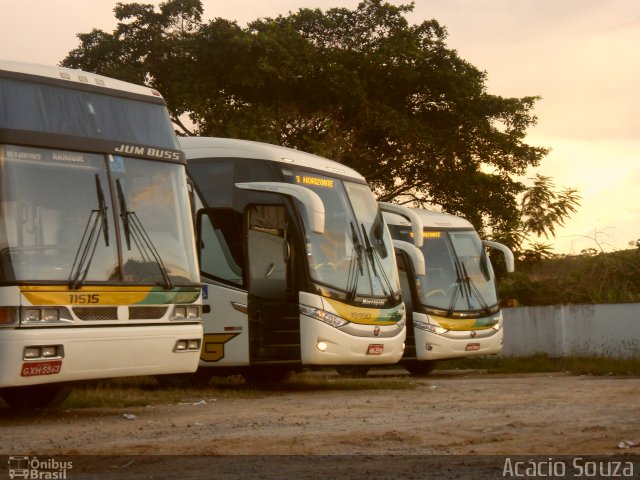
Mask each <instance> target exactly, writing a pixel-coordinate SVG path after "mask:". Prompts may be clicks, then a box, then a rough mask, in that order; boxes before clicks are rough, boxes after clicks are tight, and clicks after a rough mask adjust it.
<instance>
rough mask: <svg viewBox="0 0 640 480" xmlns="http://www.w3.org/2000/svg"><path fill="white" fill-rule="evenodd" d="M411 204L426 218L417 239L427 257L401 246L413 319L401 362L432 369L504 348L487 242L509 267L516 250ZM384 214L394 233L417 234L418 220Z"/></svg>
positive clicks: (415, 369)
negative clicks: (441, 362) (446, 362)
mask: <svg viewBox="0 0 640 480" xmlns="http://www.w3.org/2000/svg"><path fill="white" fill-rule="evenodd" d="M411 210H412V211H413V212H414V213H415V214H417V215H418V217H419V219H420V222H421V223H422V228H423V232H422V239H420V242H416V244H421V245H420V250H421V252H422V258H420V255H418V256H411V255H408V253H410V252H407V251H402V250H400V249H396V254H397V263H398V269H399V274H400V282H401V285H402V292H403V298H404V300H405V303H406V305H407V323H408V325H409V326H408V328H407V346H406V349H405V353H404V355H403V358H402V361H401V364H403V365H404V366H405V367H406V368H407V370H409V372H411V373H413V374H415V375H419V374H427V373H430V372H431V371H432V370H433V369H434V368H435V365H436V363H437V361H438V360H443V359H453V358H464V357H468V356H474V355H493V354H497V353H499V352H500V350H501V349H502V341H503V331H502V313H501V311H500V303H499V301H498V296H497V290H496V278H495V274H494V271H493V267H492V265H491V262H490V260H489V257H488V255H487V253H486V251H485V247H489V248H494V249H496V250H498V251H500V252H502V253H503V254H504V258H505V263H506V269H507V271H508V272H512V271H513V270H514V260H513V253H512V252H511V250H510V249H509V248H508V247H507V246H505V245H502V244H500V243H497V242H490V241H484V242H483V241H482V240H480V237H479V236H478V234H477V232H476V231H475V229H474V227H473V225H472V224H471V223H470V222H468V221H467V220H465V219H464V218H461V217H457V216H455V215H449V214H446V213H442V212H436V211H429V210H422V209H411ZM384 216H385V219H386V221H387V224H388V225H389V229H390V230H391V235H392V237H393V238H394V239H396V240H401V241H405V242H412V241H414V240H416V235H415V234H414V232H415V228H414V227H415V222H410V221H408V220H407V218H406V217H405V218H403V217H401V216H399V215H396V214H393V213H386V212H385V214H384ZM421 262H424V263H422V264H421ZM425 265H426V267H425Z"/></svg>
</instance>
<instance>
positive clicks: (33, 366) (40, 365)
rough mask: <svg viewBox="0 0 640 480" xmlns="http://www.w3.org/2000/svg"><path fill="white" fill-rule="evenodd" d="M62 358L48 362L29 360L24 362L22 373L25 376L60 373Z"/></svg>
mask: <svg viewBox="0 0 640 480" xmlns="http://www.w3.org/2000/svg"><path fill="white" fill-rule="evenodd" d="M61 368H62V360H50V361H48V362H28V363H23V364H22V371H21V372H20V375H21V376H23V377H35V376H37V375H55V374H57V373H60V369H61Z"/></svg>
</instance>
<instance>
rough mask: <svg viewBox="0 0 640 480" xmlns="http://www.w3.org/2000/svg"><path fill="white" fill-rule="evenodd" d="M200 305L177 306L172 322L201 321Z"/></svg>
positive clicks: (174, 309)
mask: <svg viewBox="0 0 640 480" xmlns="http://www.w3.org/2000/svg"><path fill="white" fill-rule="evenodd" d="M200 316H201V314H200V305H176V306H175V307H173V312H171V320H199V319H200Z"/></svg>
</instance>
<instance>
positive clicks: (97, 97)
mask: <svg viewBox="0 0 640 480" xmlns="http://www.w3.org/2000/svg"><path fill="white" fill-rule="evenodd" d="M0 129H11V130H18V131H20V130H22V131H29V132H45V133H49V134H61V135H69V136H74V137H85V138H91V139H102V140H110V141H118V142H123V143H134V144H139V145H153V146H154V147H161V148H169V149H179V146H178V141H177V139H176V136H175V133H174V131H173V128H172V126H171V121H170V119H169V115H168V113H167V109H166V108H165V107H164V105H163V104H162V103H161V102H160V101H159V102H158V103H151V102H148V101H139V100H136V99H134V98H120V97H115V96H111V95H105V94H103V93H97V92H93V91H90V90H78V89H71V88H64V87H59V86H54V85H48V84H46V85H45V84H40V83H35V82H25V81H18V80H13V79H10V78H0Z"/></svg>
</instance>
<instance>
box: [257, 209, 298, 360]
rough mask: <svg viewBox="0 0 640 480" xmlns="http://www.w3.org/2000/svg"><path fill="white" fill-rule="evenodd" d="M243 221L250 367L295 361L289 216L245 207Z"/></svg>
mask: <svg viewBox="0 0 640 480" xmlns="http://www.w3.org/2000/svg"><path fill="white" fill-rule="evenodd" d="M245 219H246V221H245V226H246V227H245V228H246V235H245V238H246V241H247V245H246V249H247V250H246V251H247V254H246V258H247V277H248V278H247V283H248V293H249V295H248V300H249V303H248V314H249V350H250V359H251V363H252V364H259V363H272V362H282V361H300V359H301V355H300V316H299V306H298V296H297V292H296V291H295V290H294V289H293V288H291V284H292V278H291V272H292V269H291V265H290V260H291V257H292V243H291V239H290V238H289V237H290V233H289V232H290V231H291V228H290V225H291V220H290V217H289V214H288V213H287V210H286V207H285V206H284V205H249V206H248V207H247V208H246V210H245Z"/></svg>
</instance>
